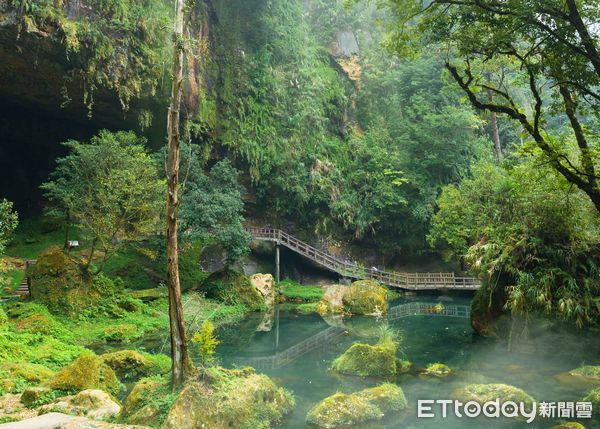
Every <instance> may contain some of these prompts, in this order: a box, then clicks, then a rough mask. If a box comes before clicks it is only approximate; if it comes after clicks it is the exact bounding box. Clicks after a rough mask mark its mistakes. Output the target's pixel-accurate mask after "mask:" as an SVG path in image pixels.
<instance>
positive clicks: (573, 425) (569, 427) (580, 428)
mask: <svg viewBox="0 0 600 429" xmlns="http://www.w3.org/2000/svg"><path fill="white" fill-rule="evenodd" d="M550 429H585V426H584V425H582V424H581V423H577V422H566V423H563V424H560V425H557V426H552V427H551V428H550Z"/></svg>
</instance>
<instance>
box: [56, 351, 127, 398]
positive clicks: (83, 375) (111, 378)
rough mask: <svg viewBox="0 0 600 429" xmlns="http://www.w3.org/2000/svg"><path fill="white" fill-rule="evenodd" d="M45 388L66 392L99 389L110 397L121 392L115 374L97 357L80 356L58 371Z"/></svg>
mask: <svg viewBox="0 0 600 429" xmlns="http://www.w3.org/2000/svg"><path fill="white" fill-rule="evenodd" d="M45 386H47V387H50V388H52V389H56V390H62V391H67V392H74V393H75V392H80V391H82V390H86V389H100V390H103V391H105V392H108V393H110V394H112V395H117V394H118V393H119V391H120V390H121V387H122V385H121V383H120V382H119V379H118V378H117V375H116V374H115V372H114V371H113V370H112V368H110V367H109V366H108V365H107V364H106V363H104V361H103V360H102V358H100V357H99V356H96V355H93V354H89V355H84V356H80V357H79V358H77V359H76V360H75V361H74V362H72V363H71V364H70V365H68V366H66V367H65V368H63V369H61V370H60V371H58V372H57V373H56V374H55V375H54V376H53V377H52V378H51V379H49V380H48V382H47V383H45Z"/></svg>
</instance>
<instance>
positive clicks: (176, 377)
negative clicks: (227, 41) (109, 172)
mask: <svg viewBox="0 0 600 429" xmlns="http://www.w3.org/2000/svg"><path fill="white" fill-rule="evenodd" d="M183 3H184V0H175V26H174V32H173V87H172V91H171V105H170V107H169V116H168V124H167V131H168V137H169V146H168V154H167V185H168V193H167V287H168V289H169V319H170V325H171V326H170V327H171V359H172V362H173V363H172V365H173V366H172V375H173V388H174V389H176V388H178V387H180V386H181V385H182V383H183V382H184V380H185V378H186V377H187V376H188V375H189V374H190V372H191V371H192V363H191V360H190V357H189V353H188V349H187V338H186V332H185V323H184V320H183V306H182V304H181V286H180V284H179V257H178V244H177V210H178V208H179V195H178V193H179V155H180V153H179V151H180V149H179V143H180V142H179V108H180V106H181V96H182V90H183V88H182V84H183V55H184V46H183Z"/></svg>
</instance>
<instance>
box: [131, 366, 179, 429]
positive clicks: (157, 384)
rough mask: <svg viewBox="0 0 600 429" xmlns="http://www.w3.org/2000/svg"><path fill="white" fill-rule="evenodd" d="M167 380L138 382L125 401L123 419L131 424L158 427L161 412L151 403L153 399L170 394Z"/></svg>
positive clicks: (143, 380)
mask: <svg viewBox="0 0 600 429" xmlns="http://www.w3.org/2000/svg"><path fill="white" fill-rule="evenodd" d="M169 389H170V385H169V384H168V382H167V381H166V380H160V379H156V378H147V379H142V380H140V381H138V382H137V383H136V384H135V386H133V389H131V392H130V393H129V395H128V396H127V398H126V399H125V403H124V404H123V411H122V414H121V417H122V419H123V421H125V422H127V423H131V424H152V425H153V426H154V425H156V426H158V425H159V424H160V423H161V422H160V421H159V414H160V410H159V409H158V407H157V406H155V405H153V404H152V403H151V400H152V398H155V397H156V396H160V395H161V394H162V393H164V392H168V391H169Z"/></svg>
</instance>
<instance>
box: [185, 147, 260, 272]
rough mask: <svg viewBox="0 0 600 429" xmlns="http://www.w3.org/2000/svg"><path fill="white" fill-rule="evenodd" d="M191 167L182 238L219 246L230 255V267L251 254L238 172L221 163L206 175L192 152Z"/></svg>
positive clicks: (226, 162)
mask: <svg viewBox="0 0 600 429" xmlns="http://www.w3.org/2000/svg"><path fill="white" fill-rule="evenodd" d="M183 150H184V151H185V148H184V149H183ZM189 163H190V165H189V173H188V177H187V181H186V184H185V188H184V193H183V195H182V204H181V210H180V229H181V231H182V232H183V233H182V236H183V237H184V238H185V237H188V238H192V239H195V240H198V239H199V240H200V242H202V243H211V242H216V243H217V244H219V245H220V246H221V247H222V248H223V249H224V250H225V251H226V252H227V257H228V262H229V263H230V264H231V263H233V262H235V261H237V260H238V259H240V258H241V257H242V256H245V255H246V254H248V252H249V251H250V249H249V244H250V235H249V234H248V232H246V230H245V229H244V225H243V222H244V217H243V214H242V213H243V211H244V203H243V201H242V196H241V192H242V188H241V186H240V184H239V183H238V176H239V171H238V170H236V169H235V168H234V167H233V165H232V164H231V162H229V161H228V160H222V161H219V162H217V163H216V164H215V165H214V166H213V167H212V168H211V169H210V171H209V172H208V173H207V174H205V173H204V171H203V170H202V163H201V162H200V156H199V154H198V153H197V151H192V157H191V159H190V160H189ZM198 256H199V255H198ZM198 260H199V259H197V260H196V261H194V263H195V264H196V265H197V263H198Z"/></svg>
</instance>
